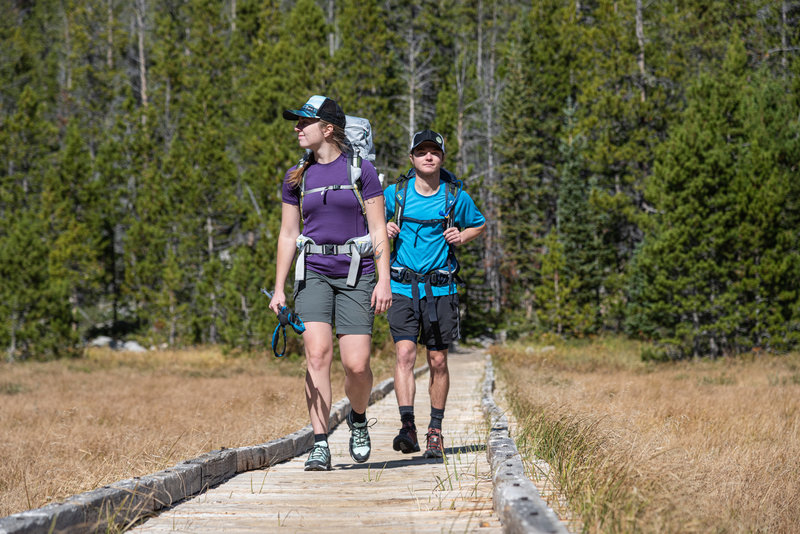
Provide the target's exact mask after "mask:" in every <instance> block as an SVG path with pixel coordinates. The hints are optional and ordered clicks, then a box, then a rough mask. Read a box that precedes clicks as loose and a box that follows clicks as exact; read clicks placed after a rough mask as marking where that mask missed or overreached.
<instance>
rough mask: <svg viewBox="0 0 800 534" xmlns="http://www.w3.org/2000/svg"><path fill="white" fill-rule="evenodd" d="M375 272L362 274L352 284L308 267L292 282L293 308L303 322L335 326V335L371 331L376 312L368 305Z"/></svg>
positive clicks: (345, 279)
mask: <svg viewBox="0 0 800 534" xmlns="http://www.w3.org/2000/svg"><path fill="white" fill-rule="evenodd" d="M373 289H375V274H374V273H371V274H362V275H360V276H359V277H358V282H357V283H356V286H355V287H348V286H347V278H346V277H345V278H332V277H329V276H325V275H324V274H319V273H317V272H314V271H312V270H311V269H308V270H307V271H306V279H305V280H303V281H302V282H295V283H294V309H295V311H296V312H297V314H298V315H299V316H300V318H301V319H302V320H303V322H304V323H308V322H312V323H313V322H318V323H328V324H329V325H331V326H335V328H336V333H337V334H370V335H371V334H372V321H373V319H374V318H375V311H374V310H373V309H372V307H371V305H370V301H371V300H372V291H373Z"/></svg>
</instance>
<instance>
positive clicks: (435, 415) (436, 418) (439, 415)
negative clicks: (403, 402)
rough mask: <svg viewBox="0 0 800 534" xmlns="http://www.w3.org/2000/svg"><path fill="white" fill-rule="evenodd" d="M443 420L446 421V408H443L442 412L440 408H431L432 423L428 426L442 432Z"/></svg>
mask: <svg viewBox="0 0 800 534" xmlns="http://www.w3.org/2000/svg"><path fill="white" fill-rule="evenodd" d="M442 419H444V408H442V409H441V410H440V409H439V408H431V423H430V424H429V425H428V427H429V428H438V429H439V430H441V429H442Z"/></svg>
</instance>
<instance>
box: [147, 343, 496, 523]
mask: <svg viewBox="0 0 800 534" xmlns="http://www.w3.org/2000/svg"><path fill="white" fill-rule="evenodd" d="M483 365H484V355H483V354H482V353H480V352H478V351H467V350H463V349H462V351H460V352H457V353H453V354H451V355H450V379H451V380H450V383H451V385H450V395H449V398H448V405H447V409H446V412H445V419H444V424H443V427H444V429H443V436H444V446H445V459H444V461H435V460H430V459H425V458H423V457H422V454H421V453H415V454H411V455H403V454H401V453H399V452H396V451H394V450H392V440H393V439H394V436H395V435H396V434H397V430H398V429H399V427H400V417H399V414H398V410H397V402H396V400H395V396H394V394H393V393H390V394H389V395H387V396H386V397H385V398H384V399H382V400H380V401H379V402H377V403H376V404H374V405H372V406H370V407H369V409H368V410H367V417H368V418H370V419H373V418H374V419H376V420H377V422H376V424H375V425H374V426H373V427H372V428H371V429H370V437H371V440H372V446H373V450H372V456H371V457H370V459H369V461H368V462H366V463H363V464H355V463H353V462H352V460H351V459H350V455H349V454H348V440H349V437H350V434H349V431H348V429H347V425H345V424H342V425H339V427H337V428H336V429H335V430H334V431H333V432H332V433H331V435H330V437H329V443H330V446H331V453H332V455H333V470H332V471H328V472H306V471H303V464H304V462H305V455H303V456H302V457H295V458H293V459H291V460H290V461H287V462H284V463H281V464H278V465H275V466H272V467H271V468H268V469H263V470H255V471H248V472H244V473H240V474H238V475H236V476H235V477H233V478H231V479H229V480H228V481H226V482H225V483H223V484H221V485H219V486H217V487H215V488H212V489H211V490H209V491H207V492H205V493H203V494H201V495H198V496H196V497H194V498H192V499H188V500H187V501H185V502H183V503H180V504H178V505H177V506H175V507H173V508H171V509H168V510H165V511H163V512H162V513H161V514H160V515H159V516H157V517H154V518H151V519H150V520H148V521H147V522H145V523H144V524H142V525H140V526H138V527H136V528H135V529H133V530H132V531H133V532H141V533H145V532H148V533H149V532H222V531H224V532H242V533H246V532H264V531H271V530H277V529H281V530H286V531H289V532H311V531H317V532H324V531H329V530H332V529H334V528H336V529H342V530H350V531H370V532H395V531H396V532H404V533H409V532H473V531H480V532H501V531H502V528H501V525H500V522H499V520H498V519H497V516H496V515H495V514H494V512H493V510H492V497H491V496H492V481H491V472H490V466H489V465H488V463H487V461H486V451H485V444H486V438H487V436H488V425H487V424H486V422H485V420H484V416H483V413H482V411H481V406H480V399H481V392H480V384H481V379H482V376H483ZM427 382H428V376H427V374H426V375H423V376H422V377H420V378H419V379H418V380H417V398H416V403H415V411H416V413H417V421H418V427H419V428H420V434H421V436H420V438H421V439H422V440H423V441H424V433H425V430H424V428H425V426H426V425H427V420H428V414H429V412H430V404H429V402H430V401H429V398H428V395H427ZM422 445H423V446H424V443H422Z"/></svg>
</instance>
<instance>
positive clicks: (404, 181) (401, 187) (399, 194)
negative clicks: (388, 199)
mask: <svg viewBox="0 0 800 534" xmlns="http://www.w3.org/2000/svg"><path fill="white" fill-rule="evenodd" d="M413 176H414V169H410V170H409V171H408V172H406V173H405V174H401V175H400V176H399V177H398V178H397V183H396V184H395V186H394V222H395V223H396V224H397V226H399V227H401V228H402V227H403V210H404V209H405V207H406V193H407V191H408V182H410V181H411V178H412V177H413Z"/></svg>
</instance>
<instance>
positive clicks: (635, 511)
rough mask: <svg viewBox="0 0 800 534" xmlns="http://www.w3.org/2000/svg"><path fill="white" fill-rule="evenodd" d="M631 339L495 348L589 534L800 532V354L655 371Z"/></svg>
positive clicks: (535, 447)
mask: <svg viewBox="0 0 800 534" xmlns="http://www.w3.org/2000/svg"><path fill="white" fill-rule="evenodd" d="M639 349H640V347H639V346H638V345H637V344H634V343H625V342H621V341H619V340H605V341H599V342H595V343H592V344H584V345H583V346H572V347H569V346H563V345H560V346H556V347H548V348H547V349H545V350H542V348H541V347H540V348H536V347H523V346H518V347H515V348H499V349H494V350H493V352H494V355H495V359H496V361H498V364H499V367H500V368H501V371H500V373H499V374H500V377H501V378H502V379H503V381H505V382H506V383H507V385H508V397H509V399H510V400H511V402H512V405H513V406H514V409H515V412H516V415H517V417H518V418H519V420H520V421H522V420H523V419H524V420H525V421H526V423H525V425H524V426H525V429H526V435H525V436H524V437H523V438H522V440H521V442H522V446H523V448H526V449H527V450H528V451H530V452H531V454H533V453H535V454H538V455H540V456H543V457H546V459H547V460H548V461H549V462H550V463H551V465H552V466H553V467H555V468H556V469H555V470H556V471H557V472H558V473H559V474H558V475H557V476H559V478H560V480H558V481H557V482H558V483H560V485H561V487H562V490H563V491H564V493H565V494H566V496H567V498H568V499H569V500H570V507H571V508H572V510H573V511H574V512H576V513H577V514H578V515H579V516H580V518H581V519H582V521H583V524H584V529H585V531H586V532H781V533H783V532H785V533H793V532H800V355H799V354H789V355H784V356H769V355H764V354H761V355H746V356H743V357H739V358H735V359H734V358H731V359H722V360H718V361H692V362H679V363H670V364H653V363H649V364H645V363H643V362H641V360H640V359H639V354H640V350H639Z"/></svg>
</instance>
